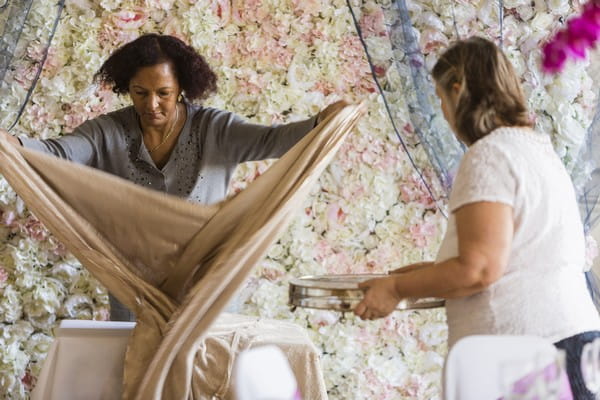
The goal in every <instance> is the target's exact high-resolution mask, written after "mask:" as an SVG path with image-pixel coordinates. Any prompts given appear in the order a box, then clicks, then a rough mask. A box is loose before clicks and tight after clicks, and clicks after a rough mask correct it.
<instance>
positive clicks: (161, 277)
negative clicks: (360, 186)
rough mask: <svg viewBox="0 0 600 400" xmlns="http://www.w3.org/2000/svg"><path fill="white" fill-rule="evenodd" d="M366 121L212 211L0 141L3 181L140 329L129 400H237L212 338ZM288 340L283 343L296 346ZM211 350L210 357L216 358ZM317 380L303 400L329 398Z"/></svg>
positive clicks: (340, 117) (316, 134)
mask: <svg viewBox="0 0 600 400" xmlns="http://www.w3.org/2000/svg"><path fill="white" fill-rule="evenodd" d="M364 110H365V106H364V105H363V104H361V105H358V106H356V105H353V106H348V107H345V108H344V109H342V110H340V111H339V112H338V113H337V114H335V115H331V116H329V117H328V118H327V119H326V120H325V121H323V123H321V124H319V125H318V126H317V127H316V128H315V129H313V130H312V131H311V132H310V133H308V134H307V135H306V136H305V137H304V138H303V139H302V140H301V141H300V142H298V143H297V144H296V145H295V146H294V147H293V148H292V149H291V150H290V151H288V152H287V153H286V154H285V155H284V156H283V157H282V158H281V159H279V160H278V161H276V162H275V163H274V164H273V165H272V166H271V167H270V168H269V169H268V170H267V171H266V172H265V173H264V174H263V175H262V176H260V177H259V178H258V179H256V180H255V181H254V182H253V183H251V184H250V185H249V186H248V188H247V189H246V190H244V191H242V192H240V193H239V194H238V195H236V196H235V197H233V198H231V199H228V200H225V201H223V202H221V203H218V204H214V205H209V206H204V205H198V204H192V203H189V202H187V201H185V200H182V199H180V198H176V197H173V196H170V195H166V194H162V193H159V192H156V191H152V190H149V189H146V188H142V187H139V186H136V185H134V184H132V183H130V182H127V181H124V180H122V179H120V178H116V177H114V176H112V175H109V174H106V173H103V172H101V171H98V170H94V169H92V168H88V167H85V166H81V165H77V164H73V163H70V162H67V161H64V160H60V159H57V158H54V157H51V156H47V155H44V154H41V153H39V152H35V151H31V150H27V149H24V148H16V147H14V146H13V145H11V144H10V143H8V142H6V141H4V140H0V172H2V174H3V175H4V176H5V178H6V179H7V180H8V182H9V183H10V184H11V186H12V187H13V188H14V190H15V191H16V192H17V194H19V196H21V197H22V198H23V200H24V201H25V202H26V204H27V205H28V207H29V209H30V210H31V211H32V212H33V213H34V214H35V215H36V216H37V217H38V218H39V219H40V221H42V222H43V223H44V225H45V226H46V227H47V228H48V229H49V230H50V231H51V232H52V233H53V234H54V235H55V236H56V237H57V238H58V239H59V240H61V241H62V242H63V243H64V244H65V246H67V248H68V249H69V250H70V251H71V252H72V253H73V254H74V255H75V256H76V257H77V258H78V259H79V260H80V261H81V262H82V264H83V265H84V266H85V267H86V268H87V269H88V270H89V271H90V272H91V273H92V274H93V275H94V276H95V277H96V278H97V279H98V280H99V281H100V282H101V283H102V284H103V285H104V286H105V287H106V288H107V289H108V290H109V291H110V292H111V293H113V295H115V296H116V297H117V298H118V299H119V301H121V302H122V303H123V304H125V305H126V306H127V307H128V308H130V309H132V310H133V311H134V312H135V313H136V315H137V317H138V321H137V325H136V328H135V330H134V333H133V335H132V337H131V340H130V343H129V346H128V350H127V354H126V359H125V372H124V388H123V398H127V399H133V398H136V399H161V398H174V399H175V398H176V399H204V398H211V397H212V396H214V395H215V394H216V393H207V392H206V391H207V390H208V389H207V388H208V387H214V383H215V382H208V381H207V380H213V381H214V380H215V379H219V380H220V381H221V382H222V384H221V385H220V386H221V387H220V389H218V390H217V391H219V392H222V393H226V395H224V396H225V397H223V398H228V397H227V396H230V388H227V386H230V385H229V384H228V382H229V377H228V376H227V377H223V376H221V377H219V378H216V377H214V376H212V377H211V375H210V374H207V373H206V372H207V371H206V370H205V368H206V367H207V363H206V362H205V360H206V359H207V356H206V354H208V353H206V349H208V348H209V346H210V343H211V342H214V341H215V340H217V339H218V338H219V336H218V335H217V334H215V333H214V332H212V331H211V332H209V328H210V327H211V325H212V324H213V323H214V322H215V320H216V319H217V317H218V316H219V314H220V313H221V311H222V310H223V309H224V308H225V307H226V305H227V304H228V302H229V301H230V300H231V298H232V297H233V296H234V295H235V293H236V292H237V290H238V288H240V287H241V285H242V284H243V283H244V281H245V279H246V278H247V277H248V275H249V274H250V272H251V270H252V268H253V267H254V265H255V264H256V263H257V262H258V261H260V260H261V259H262V258H263V257H264V255H265V253H266V252H267V251H268V249H269V247H270V246H271V245H272V244H273V243H274V242H275V241H276V240H277V238H278V237H279V235H280V234H281V233H283V231H284V230H285V229H286V228H287V225H288V224H289V222H290V221H291V219H292V218H293V217H294V216H295V215H296V213H297V211H298V210H299V209H300V208H301V205H302V202H303V201H304V199H305V198H306V196H307V195H308V193H309V190H310V188H311V187H312V186H313V185H314V184H315V183H316V181H317V179H318V178H319V176H320V174H321V173H322V172H323V170H324V169H325V168H326V166H327V165H328V164H329V163H330V162H331V160H332V158H333V157H334V155H335V153H336V151H337V150H338V149H339V147H340V146H341V144H342V142H343V140H344V138H345V137H346V136H347V135H348V134H349V132H350V131H351V130H352V128H353V127H354V126H355V124H356V123H357V121H358V119H359V118H360V116H361V115H362V113H364ZM239 318H241V319H240V321H245V322H244V323H246V324H248V323H250V322H248V321H252V318H249V317H242V316H239ZM244 323H242V322H240V327H239V329H242V328H243V324H244ZM274 323H275V324H276V322H274ZM288 328H289V329H288ZM288 328H286V329H287V330H285V329H284V330H281V332H290V334H289V335H290V336H293V335H294V334H293V329H292V328H290V327H288ZM277 331H278V330H277V329H273V332H277ZM252 332H253V335H258V336H260V330H259V331H252ZM207 335H208V336H207ZM215 335H216V336H215ZM236 340H238V342H235V343H237V344H236V345H235V346H234V345H233V344H235V343H234V342H230V343H229V345H225V346H222V347H223V348H225V349H227V350H226V351H224V353H227V354H226V355H222V356H219V357H221V358H220V360H221V361H219V362H224V363H225V364H224V365H229V364H228V363H231V362H233V360H234V357H235V354H237V352H238V351H240V350H243V348H242V347H243V346H241V347H240V345H239V340H241V339H239V338H238V339H236ZM302 340H307V339H302ZM258 342H259V341H256V343H258ZM220 343H223V342H220ZM244 343H246V346H251V345H253V340H246V341H245V342H244ZM216 348H220V347H219V346H216V347H215V345H213V349H211V350H210V351H211V352H213V353H210V354H211V355H210V357H213V356H215V354H219V352H218V351H217V352H216V353H215V351H216V350H215V349H216ZM292 353H293V352H292ZM307 354H314V352H312V353H310V352H309V353H307ZM287 355H288V357H290V356H292V357H295V356H293V354H287ZM310 357H311V356H309V358H310ZM300 358H301V357H299V358H298V359H300ZM203 360H204V361H203ZM290 361H291V364H292V365H294V362H293V360H290ZM302 362H309V361H307V360H304V361H302ZM310 362H312V363H315V362H316V363H318V359H315V360H311V361H310ZM209 364H210V363H209ZM203 366H204V367H205V368H203ZM223 374H225V375H228V374H229V370H228V369H226V370H225V371H224V372H223ZM314 378H315V379H316V380H317V381H319V382H315V385H314V386H315V387H314V388H311V387H310V384H309V383H306V384H305V386H306V387H304V388H301V390H303V391H304V392H305V393H304V396H305V397H306V398H315V399H316V398H326V393H325V388H324V385H323V383H322V382H323V380H322V377H321V378H320V379H317V378H318V377H314ZM217 386H219V385H217ZM307 391H308V392H311V391H312V393H306V392H307Z"/></svg>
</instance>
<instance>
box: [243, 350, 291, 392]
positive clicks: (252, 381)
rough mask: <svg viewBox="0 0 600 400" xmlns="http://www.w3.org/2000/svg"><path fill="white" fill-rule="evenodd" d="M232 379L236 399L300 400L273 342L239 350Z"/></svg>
mask: <svg viewBox="0 0 600 400" xmlns="http://www.w3.org/2000/svg"><path fill="white" fill-rule="evenodd" d="M233 381H234V385H235V393H236V399H237V400H295V399H298V400H299V399H300V393H299V391H298V385H297V383H296V378H295V377H294V373H293V372H292V369H291V367H290V364H289V363H288V361H287V359H286V358H285V354H284V353H283V351H281V349H279V347H277V346H274V345H268V346H260V347H254V348H251V349H248V350H244V351H242V352H241V353H240V354H239V356H238V358H237V360H236V362H235V366H234V370H233Z"/></svg>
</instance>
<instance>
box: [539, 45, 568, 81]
mask: <svg viewBox="0 0 600 400" xmlns="http://www.w3.org/2000/svg"><path fill="white" fill-rule="evenodd" d="M542 52H543V61H542V68H543V69H544V71H545V72H549V73H556V72H559V71H560V70H562V68H563V66H564V65H565V62H566V61H567V54H568V48H567V45H566V42H565V41H563V40H553V41H551V42H548V43H546V45H544V49H543V50H542Z"/></svg>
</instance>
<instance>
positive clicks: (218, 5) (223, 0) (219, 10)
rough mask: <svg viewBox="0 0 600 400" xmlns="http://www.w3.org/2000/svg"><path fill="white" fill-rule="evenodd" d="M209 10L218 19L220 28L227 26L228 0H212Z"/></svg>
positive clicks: (228, 18)
mask: <svg viewBox="0 0 600 400" xmlns="http://www.w3.org/2000/svg"><path fill="white" fill-rule="evenodd" d="M210 9H211V11H212V12H213V14H215V15H216V16H217V17H218V18H219V20H220V22H221V26H224V25H227V24H228V23H229V22H230V21H231V2H230V1H229V0H213V1H212V2H211V4H210Z"/></svg>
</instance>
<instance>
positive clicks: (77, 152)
mask: <svg viewBox="0 0 600 400" xmlns="http://www.w3.org/2000/svg"><path fill="white" fill-rule="evenodd" d="M95 79H96V80H97V81H98V82H100V83H102V84H107V85H110V86H112V89H113V91H114V92H115V93H118V94H129V96H130V97H131V100H132V102H133V105H132V106H129V107H125V108H122V109H120V110H117V111H114V112H111V113H109V114H106V115H102V116H99V117H98V118H94V119H92V120H89V121H86V122H84V123H83V124H81V125H80V126H79V127H77V128H76V129H75V130H74V131H73V133H71V134H69V135H65V136H62V137H60V138H58V139H48V140H37V139H31V138H28V137H25V136H22V137H20V138H19V139H17V138H15V137H12V136H10V135H9V134H8V133H6V132H5V131H2V130H0V133H2V134H4V135H5V136H7V138H8V139H9V140H11V141H13V143H15V142H17V141H19V142H20V143H21V144H22V145H23V146H25V147H28V148H32V149H36V150H40V151H43V152H46V153H50V154H53V155H56V156H58V157H61V158H65V159H68V160H71V161H75V162H78V163H81V164H85V165H88V166H91V167H95V168H98V169H101V170H104V171H106V172H109V173H111V174H114V175H117V176H120V177H122V178H124V179H127V180H130V181H132V182H135V183H138V184H140V185H143V186H146V187H149V188H153V189H156V190H159V191H162V192H166V193H169V194H173V195H176V196H179V197H184V198H187V199H189V200H190V201H194V202H199V203H204V204H210V203H215V202H218V201H220V200H223V199H224V198H225V196H226V193H227V187H228V184H229V180H230V177H231V175H232V173H233V170H234V169H235V168H236V166H237V165H238V164H239V163H242V162H245V161H251V160H261V159H267V158H277V157H280V156H281V155H283V154H284V153H285V152H286V151H287V150H288V149H290V148H291V147H292V146H293V145H294V144H295V143H296V142H298V141H299V140H300V139H301V138H302V137H304V135H305V134H306V133H308V132H309V131H310V130H311V129H312V128H313V127H314V126H315V125H316V123H317V122H318V120H320V119H322V118H324V117H325V116H326V115H328V114H330V113H332V112H334V111H335V110H336V109H338V108H341V107H342V106H343V103H342V102H338V103H334V104H332V105H330V106H329V107H327V108H326V109H324V110H323V111H321V113H319V115H318V116H316V117H312V118H309V119H307V120H304V121H299V122H294V123H290V124H286V125H277V126H270V127H269V126H262V125H255V124H251V123H248V122H245V121H243V120H242V119H241V118H239V117H237V116H235V115H234V114H232V113H229V112H226V111H221V110H217V109H213V108H208V107H202V106H198V105H193V104H191V103H190V102H188V100H199V99H202V98H204V97H206V96H207V95H208V94H210V93H211V92H214V91H215V90H216V87H217V85H216V81H217V78H216V76H215V74H214V73H213V72H212V70H211V69H210V67H209V65H208V64H207V63H206V61H205V60H204V58H203V57H202V56H201V55H200V54H198V53H197V52H196V51H195V50H194V49H193V48H192V47H191V46H189V45H187V44H185V43H184V42H182V41H181V40H179V39H177V38H175V37H172V36H167V35H158V34H147V35H144V36H141V37H139V38H137V39H136V40H134V41H132V42H130V43H128V44H125V45H124V46H122V47H121V48H119V49H117V50H116V51H115V52H114V53H113V54H112V55H111V56H110V57H109V58H108V59H107V60H106V62H105V63H104V64H103V65H102V67H101V68H100V70H99V71H98V72H97V73H96V75H95ZM111 319H113V320H132V319H133V315H132V314H131V313H130V312H129V311H128V310H126V309H125V308H124V307H122V306H121V305H120V304H118V303H117V302H116V300H115V299H114V298H111Z"/></svg>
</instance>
